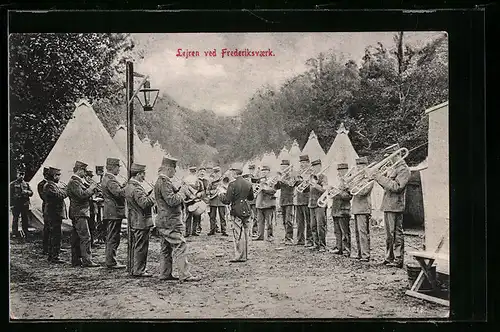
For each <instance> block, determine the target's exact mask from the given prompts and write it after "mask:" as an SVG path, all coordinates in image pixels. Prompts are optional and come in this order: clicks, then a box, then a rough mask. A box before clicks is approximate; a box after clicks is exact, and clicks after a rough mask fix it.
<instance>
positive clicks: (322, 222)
mask: <svg viewBox="0 0 500 332" xmlns="http://www.w3.org/2000/svg"><path fill="white" fill-rule="evenodd" d="M311 166H312V167H313V168H312V170H313V174H311V180H310V181H311V184H310V187H309V211H310V216H311V232H312V236H313V242H314V246H312V247H311V249H317V250H319V251H320V252H325V251H326V207H319V206H318V199H319V198H320V196H321V195H322V194H323V193H324V192H325V190H326V189H327V185H328V180H327V178H326V176H325V175H324V174H319V175H317V174H318V173H319V172H320V171H321V160H320V159H317V160H314V161H313V162H312V163H311Z"/></svg>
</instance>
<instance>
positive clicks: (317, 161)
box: [311, 159, 321, 166]
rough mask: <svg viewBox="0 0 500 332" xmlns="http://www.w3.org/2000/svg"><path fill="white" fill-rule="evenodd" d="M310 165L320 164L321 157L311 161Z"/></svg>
mask: <svg viewBox="0 0 500 332" xmlns="http://www.w3.org/2000/svg"><path fill="white" fill-rule="evenodd" d="M311 165H312V166H315V165H321V159H316V160H314V161H313V162H312V163H311Z"/></svg>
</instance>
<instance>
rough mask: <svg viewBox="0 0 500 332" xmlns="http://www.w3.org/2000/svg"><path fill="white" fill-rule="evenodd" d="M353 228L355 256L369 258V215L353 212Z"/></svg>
mask: <svg viewBox="0 0 500 332" xmlns="http://www.w3.org/2000/svg"><path fill="white" fill-rule="evenodd" d="M354 230H355V232H356V243H357V245H358V254H357V256H356V257H357V258H363V259H370V215H369V214H355V215H354Z"/></svg>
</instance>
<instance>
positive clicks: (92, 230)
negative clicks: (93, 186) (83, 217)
mask: <svg viewBox="0 0 500 332" xmlns="http://www.w3.org/2000/svg"><path fill="white" fill-rule="evenodd" d="M93 177H94V172H93V171H92V170H90V169H88V170H86V171H85V181H87V182H88V183H90V182H91V180H92V178H93ZM95 196H96V195H95V194H94V195H92V196H91V197H90V199H89V206H90V212H89V213H90V218H89V231H90V246H91V247H92V248H94V247H95V245H94V240H95V235H96V234H95V233H96V213H97V206H96V202H95V200H94V199H95Z"/></svg>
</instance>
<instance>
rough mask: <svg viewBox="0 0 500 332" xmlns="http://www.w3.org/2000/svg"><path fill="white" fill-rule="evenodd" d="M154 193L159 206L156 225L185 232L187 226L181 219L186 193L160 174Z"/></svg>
mask: <svg viewBox="0 0 500 332" xmlns="http://www.w3.org/2000/svg"><path fill="white" fill-rule="evenodd" d="M154 193H155V199H156V206H157V207H158V215H157V216H156V220H155V224H156V227H157V228H162V229H167V230H170V231H173V232H179V233H182V234H184V231H185V226H184V223H183V222H182V219H181V208H182V202H183V201H184V195H183V194H182V193H181V192H179V188H175V187H174V185H173V184H172V181H171V179H169V178H168V177H167V176H164V175H160V176H159V177H158V180H157V181H156V183H155V188H154Z"/></svg>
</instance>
